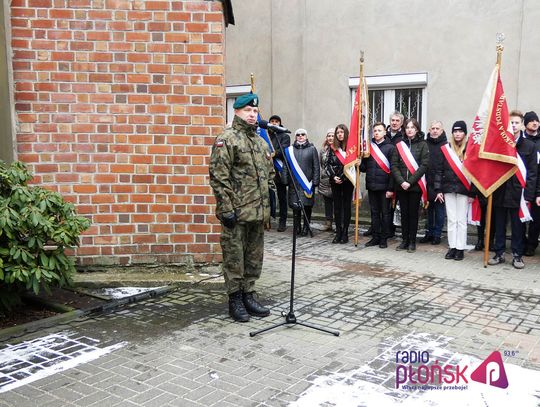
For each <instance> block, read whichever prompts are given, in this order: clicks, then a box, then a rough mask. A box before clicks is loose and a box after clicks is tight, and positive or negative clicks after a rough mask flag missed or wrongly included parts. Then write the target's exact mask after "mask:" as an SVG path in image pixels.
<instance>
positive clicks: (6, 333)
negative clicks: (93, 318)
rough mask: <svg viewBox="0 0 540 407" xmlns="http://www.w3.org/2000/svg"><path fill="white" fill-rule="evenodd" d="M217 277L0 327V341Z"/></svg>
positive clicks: (156, 289) (175, 284)
mask: <svg viewBox="0 0 540 407" xmlns="http://www.w3.org/2000/svg"><path fill="white" fill-rule="evenodd" d="M219 277H221V275H216V276H212V277H210V278H207V279H202V280H199V281H189V282H188V281H185V282H177V283H174V284H171V285H168V286H166V287H158V288H155V289H153V290H149V291H146V292H143V293H138V294H134V295H131V296H129V297H124V298H119V299H110V300H108V301H107V302H105V303H104V304H101V305H98V306H94V307H89V308H84V309H77V310H71V311H68V312H64V313H62V314H59V315H54V316H52V317H48V318H43V319H39V320H36V321H31V322H27V323H26V324H21V325H17V326H13V327H9V328H4V329H0V342H7V341H8V340H10V339H14V338H18V337H21V336H23V335H25V334H28V333H33V332H36V331H39V330H41V329H46V328H51V327H53V326H56V325H61V324H66V323H68V322H71V321H73V320H75V319H77V318H81V317H85V316H87V315H90V314H100V313H106V312H111V311H114V310H116V309H117V308H120V307H122V306H124V305H127V304H132V303H136V302H139V301H143V300H147V299H149V298H155V297H161V296H163V295H166V294H168V293H171V292H173V291H176V290H178V289H180V288H183V287H194V286H197V285H199V284H201V283H203V285H214V284H213V283H210V284H209V283H205V281H209V280H213V279H216V278H219ZM108 283H109V282H108ZM122 283H123V284H122V285H124V286H125V283H126V282H125V281H123V282H122ZM122 285H121V286H122ZM220 285H221V286H222V285H223V283H221V284H220ZM96 286H97V284H96ZM96 286H94V287H96ZM109 286H110V285H109ZM99 287H103V285H100V286H99ZM85 295H90V294H88V293H85ZM96 298H99V299H103V297H100V296H96ZM47 305H53V308H54V306H58V304H51V303H47ZM66 309H67V307H65V306H60V308H58V307H57V310H59V311H61V310H64V311H65V310H66Z"/></svg>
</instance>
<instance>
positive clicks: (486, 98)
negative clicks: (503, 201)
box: [463, 65, 517, 197]
mask: <svg viewBox="0 0 540 407" xmlns="http://www.w3.org/2000/svg"><path fill="white" fill-rule="evenodd" d="M516 157H517V153H516V143H515V141H514V135H513V133H512V128H511V126H510V118H509V115H508V106H507V104H506V97H505V95H504V90H503V86H502V82H501V78H500V74H499V66H498V65H496V66H495V68H494V69H493V72H492V74H491V77H490V78H489V81H488V85H487V87H486V90H485V92H484V95H483V97H482V101H481V102H480V107H479V108H478V112H477V114H476V117H475V119H474V123H473V126H472V133H471V135H470V137H469V141H468V144H467V154H466V156H465V160H464V161H463V167H464V170H465V172H466V173H467V174H468V176H469V177H470V178H471V180H472V182H473V183H474V184H475V185H476V187H477V188H478V189H479V190H480V192H482V194H483V195H484V196H486V197H487V196H489V195H491V194H492V193H493V191H495V190H496V189H497V188H498V187H499V186H501V185H502V184H503V183H504V182H505V181H506V180H507V179H508V178H510V177H511V176H512V175H514V173H515V172H516V168H517V167H516V164H517V158H516Z"/></svg>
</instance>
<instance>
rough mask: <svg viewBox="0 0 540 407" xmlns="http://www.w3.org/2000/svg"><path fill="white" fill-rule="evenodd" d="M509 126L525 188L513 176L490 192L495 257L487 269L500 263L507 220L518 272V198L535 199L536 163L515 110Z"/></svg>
mask: <svg viewBox="0 0 540 407" xmlns="http://www.w3.org/2000/svg"><path fill="white" fill-rule="evenodd" d="M510 123H511V124H512V129H513V131H514V139H515V142H516V150H517V153H518V155H519V156H520V157H521V159H522V160H523V164H524V165H525V168H526V170H527V178H526V180H525V181H526V182H525V188H523V187H522V186H521V184H520V182H519V180H518V178H517V176H516V175H513V176H512V177H510V178H509V179H508V180H507V181H506V182H505V183H504V184H502V185H501V186H500V187H499V188H497V189H496V190H495V192H494V193H493V210H494V212H495V256H494V257H493V258H492V259H490V260H489V262H488V264H489V265H491V266H494V265H497V264H501V263H504V261H505V259H504V250H505V248H506V220H507V218H510V224H511V227H512V235H511V240H512V243H511V248H512V258H513V259H512V265H513V266H514V268H517V269H522V268H524V267H525V263H523V259H522V257H521V256H522V255H523V224H522V222H521V220H520V218H519V207H520V201H521V195H522V193H523V196H524V198H525V201H527V202H529V203H532V202H534V201H535V199H536V178H537V172H538V164H537V162H536V160H537V158H536V146H535V145H534V143H533V142H532V141H531V140H528V139H526V138H525V137H524V136H523V131H522V128H523V114H522V113H521V112H519V111H517V110H514V111H512V112H510Z"/></svg>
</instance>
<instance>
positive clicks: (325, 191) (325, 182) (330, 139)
mask: <svg viewBox="0 0 540 407" xmlns="http://www.w3.org/2000/svg"><path fill="white" fill-rule="evenodd" d="M332 144H334V129H328V131H327V132H326V137H325V139H324V143H323V145H322V147H321V150H320V151H319V164H320V165H321V182H320V183H319V194H320V195H322V197H323V199H324V217H325V224H324V230H325V231H330V232H331V231H332V219H333V218H334V202H333V200H332V189H331V188H330V178H329V177H328V174H327V173H326V171H325V170H324V167H325V166H326V161H327V160H328V154H329V153H330V150H332Z"/></svg>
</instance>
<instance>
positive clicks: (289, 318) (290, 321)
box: [249, 131, 339, 337]
mask: <svg viewBox="0 0 540 407" xmlns="http://www.w3.org/2000/svg"><path fill="white" fill-rule="evenodd" d="M287 133H288V131H287ZM276 140H277V142H278V146H279V149H280V150H281V152H282V155H283V162H284V163H285V165H286V167H287V171H288V173H289V176H290V177H291V180H292V185H293V188H294V193H295V195H296V203H295V205H294V206H296V207H297V208H298V209H297V208H293V209H294V217H293V244H292V256H291V288H290V301H289V312H288V313H287V315H284V314H285V312H283V311H282V315H283V316H285V321H283V322H280V323H277V324H274V325H271V326H269V327H266V328H263V329H259V330H258V331H253V332H250V333H249V336H251V337H253V336H255V335H258V334H260V333H263V332H267V331H270V330H271V329H274V328H278V327H280V326H283V325H301V326H305V327H307V328H311V329H316V330H317V331H322V332H326V333H329V334H332V335H334V336H339V332H337V331H332V330H329V329H326V328H322V327H319V326H316V325H312V324H308V323H306V322H301V321H298V319H297V318H296V315H295V314H294V277H295V265H296V231H297V229H298V227H299V223H300V221H301V218H300V216H298V212H301V213H302V215H303V218H304V220H305V223H306V225H308V230H309V234H310V236H311V237H313V231H312V230H311V226H310V224H309V221H308V217H307V214H306V211H305V209H304V204H303V203H302V200H301V199H300V193H299V192H298V187H297V185H296V182H295V181H294V179H293V178H292V177H294V175H293V173H292V171H291V167H290V165H289V162H288V161H287V157H285V154H284V151H283V146H282V145H281V142H280V141H279V137H278V136H277V134H276Z"/></svg>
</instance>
